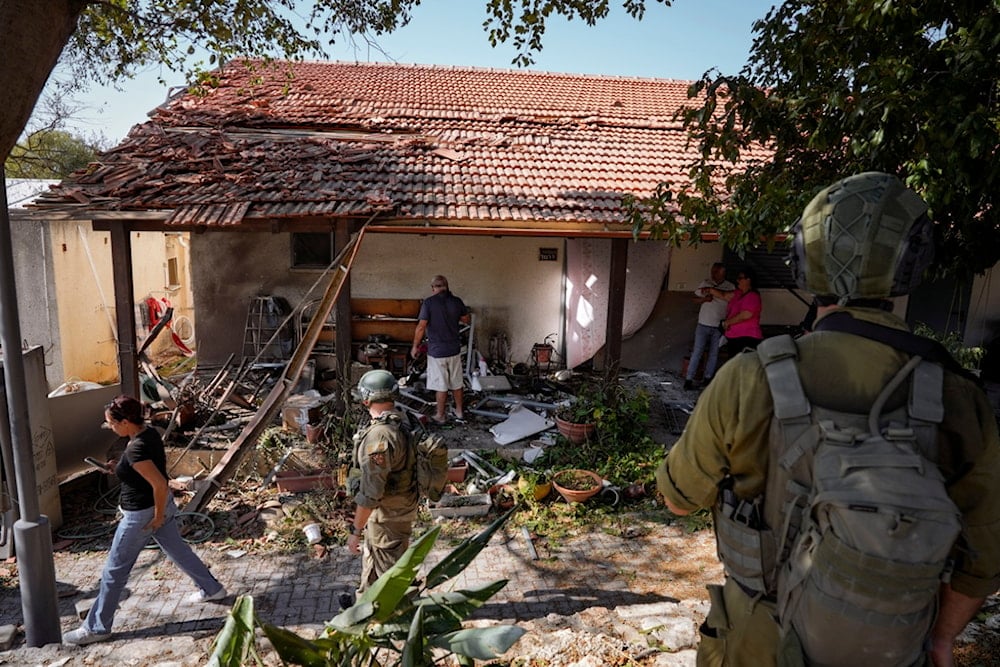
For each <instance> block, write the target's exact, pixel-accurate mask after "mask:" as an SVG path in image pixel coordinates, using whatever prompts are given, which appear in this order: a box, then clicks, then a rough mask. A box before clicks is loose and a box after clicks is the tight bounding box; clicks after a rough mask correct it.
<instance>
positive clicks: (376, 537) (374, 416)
mask: <svg viewBox="0 0 1000 667" xmlns="http://www.w3.org/2000/svg"><path fill="white" fill-rule="evenodd" d="M398 394H399V385H398V383H397V382H396V378H395V377H394V376H393V375H392V373H390V372H389V371H386V370H372V371H368V372H367V373H365V374H364V375H362V376H361V379H360V380H359V381H358V386H357V392H356V397H357V398H358V399H359V400H360V401H361V403H362V404H363V405H364V406H365V407H366V408H367V409H368V414H369V415H370V416H371V422H370V423H369V424H368V425H367V426H366V427H364V428H362V429H361V430H360V431H358V433H357V434H356V435H355V436H354V462H353V466H352V469H351V472H350V474H349V476H348V492H349V493H350V494H351V495H353V496H354V502H355V504H356V505H357V508H356V510H355V513H354V521H353V525H352V530H351V535H350V537H348V539H347V548H348V549H349V550H350V551H351V552H352V553H355V554H357V553H361V554H362V561H361V563H362V564H361V584H360V585H359V586H358V590H357V593H358V594H361V593H363V592H364V591H365V589H367V588H368V587H369V586H370V585H371V584H372V583H374V582H375V580H376V579H378V578H379V577H380V576H382V574H384V573H385V572H386V571H387V570H388V569H389V568H391V567H392V566H393V565H394V564H395V563H396V561H397V560H399V557H400V556H402V555H403V552H405V551H406V549H407V547H408V546H409V544H410V535H411V534H412V532H413V522H414V520H415V519H416V518H417V501H418V499H419V496H418V491H417V479H416V475H415V473H414V470H415V465H416V453H415V452H414V449H413V447H412V445H411V441H410V431H409V428H408V423H407V418H406V415H404V414H403V413H402V412H400V411H398V410H397V409H396V405H395V401H396V398H397V396H398ZM362 536H364V543H363V545H364V546H363V548H362V541H361V538H362ZM353 602H354V596H353V595H351V594H349V593H345V594H343V595H341V596H340V603H341V606H343V607H348V606H350V605H351V604H353Z"/></svg>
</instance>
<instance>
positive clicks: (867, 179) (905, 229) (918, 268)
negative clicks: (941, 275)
mask: <svg viewBox="0 0 1000 667" xmlns="http://www.w3.org/2000/svg"><path fill="white" fill-rule="evenodd" d="M792 231H793V233H794V235H795V238H794V240H793V242H792V249H791V252H790V254H789V258H788V259H789V264H790V266H791V269H792V275H793V276H794V277H795V281H796V283H797V284H798V286H799V287H801V288H802V289H804V290H808V291H809V292H812V293H813V294H816V295H819V296H836V297H838V303H841V304H844V303H847V302H848V301H850V300H851V299H881V298H886V297H892V296H900V295H903V294H908V293H909V292H910V291H911V290H912V289H913V288H914V287H916V286H917V285H918V284H919V283H920V278H921V276H922V274H923V272H924V271H925V270H926V269H927V267H928V266H929V265H930V263H931V260H932V259H933V258H934V241H933V223H932V222H931V220H930V218H929V217H928V216H927V204H926V203H924V200H923V199H921V198H920V195H918V194H917V193H916V192H914V191H913V190H910V189H909V188H907V187H906V186H905V185H903V183H902V181H900V180H899V179H898V178H896V177H895V176H893V175H891V174H884V173H882V172H874V171H872V172H865V173H862V174H857V175H855V176H850V177H848V178H845V179H843V180H841V181H838V182H836V183H834V184H833V185H831V186H829V187H826V188H824V189H823V190H822V191H821V192H820V193H819V194H818V195H816V196H815V197H814V198H813V200H812V201H811V202H809V204H808V205H807V206H806V207H805V210H804V211H803V212H802V217H800V218H799V219H798V221H796V223H795V226H794V228H793V230H792Z"/></svg>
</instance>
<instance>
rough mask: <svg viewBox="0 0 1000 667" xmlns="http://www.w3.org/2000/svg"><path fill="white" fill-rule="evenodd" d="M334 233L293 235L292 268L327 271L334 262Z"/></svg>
mask: <svg viewBox="0 0 1000 667" xmlns="http://www.w3.org/2000/svg"><path fill="white" fill-rule="evenodd" d="M333 246H334V243H333V233H331V232H324V233H318V234H316V233H308V234H306V233H293V234H292V268H293V269H325V268H326V267H328V266H329V265H330V262H332V261H333V258H334V257H335V254H334V252H333V250H334V248H333Z"/></svg>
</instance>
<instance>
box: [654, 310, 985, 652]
mask: <svg viewBox="0 0 1000 667" xmlns="http://www.w3.org/2000/svg"><path fill="white" fill-rule="evenodd" d="M840 311H847V312H849V313H851V314H852V315H853V316H854V317H855V318H856V319H859V320H868V321H870V322H874V323H876V324H880V325H883V326H888V327H893V328H897V329H906V325H905V323H903V321H902V320H900V319H899V318H897V317H895V316H894V315H892V314H890V313H887V312H885V311H881V310H877V309H868V308H842V309H840ZM797 343H798V350H799V370H800V377H801V378H802V384H803V388H804V390H805V393H806V395H807V396H808V397H809V400H810V401H811V402H813V403H815V404H817V405H822V406H825V407H828V408H831V409H834V410H840V411H844V412H851V413H866V412H867V411H868V409H869V407H870V406H871V403H872V401H873V400H874V398H875V396H876V395H877V394H878V393H879V392H880V391H881V389H882V388H883V387H884V386H885V384H886V383H887V382H888V380H889V379H890V378H891V377H892V376H893V374H894V373H895V372H896V371H897V370H898V369H899V368H900V367H901V366H902V365H903V364H904V363H905V362H906V360H907V359H908V355H907V354H906V353H903V352H899V351H896V350H893V349H891V348H889V347H888V346H886V345H884V344H882V343H878V342H875V341H873V340H869V339H866V338H862V337H859V336H854V335H852V334H848V333H844V332H838V331H819V332H814V333H811V334H809V335H807V336H804V337H803V338H800V339H799V340H798V341H797ZM906 396H907V388H906V385H905V384H904V386H903V387H901V388H900V389H899V390H898V391H897V392H896V394H895V395H894V396H893V397H892V398H891V399H890V401H889V404H887V406H886V408H887V409H892V408H894V407H897V406H899V405H901V404H902V403H903V401H905V400H906ZM944 403H945V406H944V407H945V411H944V421H943V422H942V423H941V425H940V428H939V431H938V439H939V456H940V459H941V465H940V469H941V471H942V473H943V474H944V476H945V479H946V480H948V482H949V485H948V495H949V496H950V497H951V498H952V500H953V501H954V502H955V504H956V505H957V506H958V508H959V509H960V510H961V512H962V515H963V520H964V526H963V532H962V535H961V537H960V538H959V543H958V544H957V545H956V549H955V554H954V557H955V559H956V564H955V571H954V573H953V575H952V579H951V586H952V588H953V589H954V590H956V591H958V592H959V593H962V594H965V595H968V596H972V597H985V596H987V595H990V594H991V593H993V592H995V591H996V590H997V589H998V587H1000V437H998V434H997V422H996V417H995V416H994V413H993V410H992V407H991V406H990V404H989V401H988V400H987V398H986V395H985V394H984V393H983V391H982V390H981V389H980V388H979V387H977V386H976V385H975V384H974V383H973V382H971V381H970V380H968V379H966V378H963V377H961V376H959V375H957V374H955V373H951V372H947V371H946V372H945V378H944ZM772 416H773V403H772V399H771V392H770V390H769V388H768V384H767V379H766V377H765V373H764V369H763V367H762V365H761V363H760V359H759V357H758V356H757V354H756V353H754V352H749V353H744V354H741V355H738V356H737V357H736V358H735V359H733V360H732V361H731V362H730V363H727V364H726V365H725V366H723V367H722V368H721V369H720V370H719V373H718V374H717V376H716V378H715V380H714V381H713V382H712V384H711V385H710V386H709V387H708V389H707V390H706V391H705V393H704V394H702V396H701V398H700V400H699V401H698V405H697V407H696V409H695V411H694V413H693V414H692V416H691V419H690V421H689V422H688V425H687V428H686V429H685V431H684V433H683V435H682V436H681V437H680V439H679V440H678V442H677V444H676V445H674V447H673V448H672V449H671V450H670V453H669V454H668V455H667V458H666V459H665V460H664V461H663V463H662V464H661V465H660V466H659V468H658V470H657V474H656V477H657V485H658V488H659V490H660V492H661V493H663V495H664V497H665V498H667V499H668V500H669V501H670V502H671V503H672V504H673V505H674V506H676V507H678V508H680V509H686V510H694V509H697V508H702V507H711V506H713V505H714V504H715V502H716V500H717V495H718V492H719V483H720V482H721V481H722V480H723V478H725V477H727V476H728V477H731V478H732V480H733V483H734V486H733V491H734V492H735V494H736V495H737V496H738V497H740V498H744V499H751V498H754V497H756V496H758V495H759V494H761V493H763V492H764V489H765V477H766V475H767V469H768V451H769V449H768V447H769V445H768V435H769V430H770V427H771V419H772ZM710 592H711V596H712V609H711V611H710V612H709V616H708V618H707V619H706V621H705V625H703V626H702V638H701V643H700V646H699V651H698V664H699V665H723V664H724V665H753V666H754V667H756V666H759V665H774V664H775V663H776V655H775V653H776V649H777V645H778V626H777V623H776V622H775V620H774V617H773V616H772V612H773V609H774V606H773V604H772V603H771V602H770V601H768V600H767V599H763V598H762V597H760V596H755V595H753V592H752V591H746V590H744V589H742V588H740V587H739V586H738V585H737V584H736V583H735V581H733V580H732V579H728V578H727V580H726V584H725V586H724V587H722V588H720V587H714V589H713V590H711V591H710Z"/></svg>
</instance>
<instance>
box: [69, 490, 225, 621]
mask: <svg viewBox="0 0 1000 667" xmlns="http://www.w3.org/2000/svg"><path fill="white" fill-rule="evenodd" d="M121 512H122V514H124V515H125V516H124V517H123V518H122V520H121V521H119V522H118V528H117V529H116V530H115V538H114V540H113V541H112V542H111V550H110V551H109V552H108V560H107V561H105V563H104V572H102V573H101V588H100V592H99V593H98V594H97V600H95V601H94V606H93V607H91V608H90V612H89V613H88V614H87V620H85V621H84V622H83V627H85V628H86V629H87V630H88V631H90V632H92V633H95V634H102V635H103V634H108V633H110V632H111V626H112V625H113V624H114V620H115V612H116V611H117V610H118V602H119V600H121V596H122V591H123V590H124V589H125V584H127V583H128V575H129V573H130V572H131V571H132V566H133V565H135V561H136V559H137V558H139V554H140V553H141V552H142V550H143V548H144V547H145V546H146V545H147V544H149V540H150V539H153V540H156V543H157V544H159V545H160V548H161V549H163V552H164V553H165V554H167V556H168V557H169V558H170V560H172V561H173V562H174V564H175V565H177V567H179V568H180V569H181V571H182V572H183V573H184V574H186V575H187V576H189V577H190V578H191V580H192V581H194V583H195V584H197V585H198V587H199V588H201V590H203V591H204V592H205V593H207V594H209V595H211V594H213V593H217V592H218V591H219V589H221V588H222V584H220V583H219V581H218V580H217V579H216V578H215V577H213V576H212V573H211V572H209V571H208V568H207V567H206V566H205V564H204V563H202V562H201V559H200V558H198V556H197V555H196V554H195V553H194V551H192V550H191V547H190V546H189V545H188V543H187V542H185V541H184V540H183V539H182V538H181V534H180V531H179V530H178V528H177V506H176V505H174V501H173V499H171V500H169V501H168V502H167V520H166V521H165V522H164V523H163V525H162V526H160V529H159V530H157V531H155V532H150V531H148V530H143V528H144V527H145V526H146V524H148V523H149V522H150V521H151V520H152V518H153V514H154V509H153V508H152V507H150V508H149V509H144V510H138V511H130V510H121Z"/></svg>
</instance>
